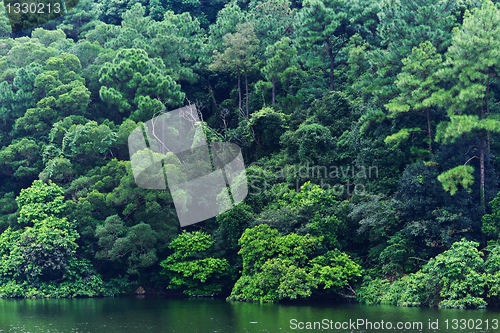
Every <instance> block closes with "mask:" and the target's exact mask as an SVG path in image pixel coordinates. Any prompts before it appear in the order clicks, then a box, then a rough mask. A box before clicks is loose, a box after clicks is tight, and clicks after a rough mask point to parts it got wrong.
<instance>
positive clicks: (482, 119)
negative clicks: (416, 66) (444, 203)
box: [433, 1, 500, 210]
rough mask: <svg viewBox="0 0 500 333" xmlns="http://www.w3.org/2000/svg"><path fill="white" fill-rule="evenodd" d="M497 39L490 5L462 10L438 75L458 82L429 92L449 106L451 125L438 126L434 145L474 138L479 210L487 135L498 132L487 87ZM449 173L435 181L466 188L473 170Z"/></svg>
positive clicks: (498, 67) (497, 65)
mask: <svg viewBox="0 0 500 333" xmlns="http://www.w3.org/2000/svg"><path fill="white" fill-rule="evenodd" d="M499 36H500V10H499V9H498V8H497V7H496V5H495V4H493V2H491V1H487V2H485V3H484V4H483V5H482V7H481V8H480V9H478V8H475V9H473V11H472V13H470V12H469V11H466V12H465V16H464V22H463V25H462V27H461V29H458V28H456V29H455V30H454V35H453V41H452V45H451V46H450V48H449V50H448V53H447V61H446V63H445V68H443V69H442V70H441V71H439V73H438V75H439V76H441V77H443V78H447V79H449V80H450V81H452V82H456V83H455V85H454V86H453V87H452V88H451V89H449V90H444V89H443V90H440V91H438V92H436V93H434V94H433V100H434V101H435V102H436V103H441V104H443V103H446V104H448V105H449V108H448V115H449V118H450V121H446V122H442V123H440V124H439V125H438V128H437V134H436V140H437V141H441V142H443V143H446V142H453V141H456V140H457V139H458V138H460V137H462V136H463V135H474V136H475V137H477V138H478V139H479V154H478V156H474V157H473V158H476V157H477V158H479V164H480V187H479V188H480V199H481V207H482V209H483V210H484V208H485V199H484V187H485V181H484V179H485V175H484V168H485V165H484V163H485V143H486V140H487V139H489V132H500V122H498V120H497V119H496V116H497V115H493V114H492V113H491V106H492V105H493V103H494V101H495V99H494V96H493V92H492V90H491V83H492V80H494V78H496V77H498V74H499V73H500V58H499V57H498V55H499V53H500V38H499ZM488 141H489V140H488ZM473 158H472V159H473ZM470 160H471V159H470ZM470 160H469V161H470ZM469 161H467V162H466V163H465V164H467V163H468V162H469ZM452 170H454V171H453V172H450V171H447V172H445V173H443V174H441V176H440V178H439V180H440V181H441V182H442V183H443V186H444V187H445V189H446V190H450V188H452V186H451V185H449V183H450V182H459V183H462V185H463V186H464V187H467V185H468V184H470V182H466V181H465V180H466V179H467V178H470V176H469V175H468V174H470V173H471V171H472V169H471V168H468V169H465V168H464V166H458V167H456V168H454V169H452ZM464 182H465V183H464Z"/></svg>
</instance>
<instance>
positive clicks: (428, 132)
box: [427, 108, 432, 155]
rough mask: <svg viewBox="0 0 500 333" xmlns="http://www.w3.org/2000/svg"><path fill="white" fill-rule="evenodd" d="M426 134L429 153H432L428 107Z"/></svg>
mask: <svg viewBox="0 0 500 333" xmlns="http://www.w3.org/2000/svg"><path fill="white" fill-rule="evenodd" d="M427 134H428V135H429V154H431V155H432V132H431V119H430V117H429V108H427Z"/></svg>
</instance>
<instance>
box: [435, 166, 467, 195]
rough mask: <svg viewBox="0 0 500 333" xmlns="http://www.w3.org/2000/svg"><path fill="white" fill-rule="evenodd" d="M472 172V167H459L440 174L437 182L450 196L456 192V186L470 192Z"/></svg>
mask: <svg viewBox="0 0 500 333" xmlns="http://www.w3.org/2000/svg"><path fill="white" fill-rule="evenodd" d="M473 172H474V168H473V167H472V166H470V165H459V166H457V167H454V168H453V169H450V170H448V171H446V172H443V173H442V174H440V175H439V176H438V180H439V181H440V182H441V184H442V185H443V189H444V190H445V191H447V192H450V193H451V195H454V194H455V193H456V192H457V191H458V185H460V186H462V187H463V188H464V189H468V191H469V192H471V191H472V190H471V189H470V188H469V187H470V186H471V185H472V184H474V176H473V175H472V173H473Z"/></svg>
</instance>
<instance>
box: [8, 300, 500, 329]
mask: <svg viewBox="0 0 500 333" xmlns="http://www.w3.org/2000/svg"><path fill="white" fill-rule="evenodd" d="M498 320H500V311H499V310H498V309H493V310H439V309H435V308H400V307H393V306H375V305H374V306H368V305H360V304H340V305H339V304H328V303H301V304H294V303H288V304H252V303H239V302H226V301H225V300H220V299H205V298H203V299H202V298H190V299H164V298H154V297H145V298H138V297H118V298H94V299H40V300H26V299H22V300H11V299H0V332H19V333H21V332H30V333H36V332H70V333H76V332H78V333H87V332H89V333H104V332H106V333H112V332H119V333H132V332H134V333H136V332H169V333H170V332H175V333H188V332H189V333H192V332H200V333H201V332H219V333H240V332H241V333H243V332H252V333H253V332H283V333H285V332H298V331H300V332H342V333H344V332H349V333H351V332H391V331H392V332H471V333H473V332H498V331H500V327H497V325H500V324H499V323H498ZM308 322H309V323H308ZM314 322H316V329H314V325H315V324H314ZM368 322H370V324H368ZM398 323H399V325H400V326H399V327H400V328H398V327H396V326H397V325H398ZM419 323H420V324H419ZM429 323H432V324H431V327H432V328H430V329H429ZM358 324H359V326H355V325H358ZM353 325H354V326H353ZM367 325H371V329H370V327H367ZM401 325H402V326H401ZM405 325H406V328H405ZM419 325H421V328H420V327H419ZM436 325H438V327H437V329H435V328H436ZM446 325H448V330H446ZM464 325H465V326H464ZM335 326H337V328H338V329H336V328H335ZM411 326H414V327H411ZM486 326H488V328H489V329H488V330H486ZM307 327H311V329H307ZM326 327H328V329H327V328H326ZM454 327H455V328H456V329H453V328H454ZM464 327H465V328H464ZM301 328H303V329H301Z"/></svg>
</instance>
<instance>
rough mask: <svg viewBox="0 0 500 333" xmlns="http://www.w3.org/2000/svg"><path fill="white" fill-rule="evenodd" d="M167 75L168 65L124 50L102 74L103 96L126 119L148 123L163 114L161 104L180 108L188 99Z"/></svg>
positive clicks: (144, 55) (101, 91)
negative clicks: (126, 117) (157, 113)
mask: <svg viewBox="0 0 500 333" xmlns="http://www.w3.org/2000/svg"><path fill="white" fill-rule="evenodd" d="M164 71H165V64H164V62H163V61H162V60H161V59H159V58H154V59H151V58H149V57H148V54H147V53H146V52H145V51H143V50H140V49H124V50H121V51H119V52H118V53H117V54H116V56H115V58H114V60H113V62H112V63H106V64H104V66H102V68H101V70H100V72H99V82H100V83H101V84H102V86H101V89H100V91H99V95H100V97H101V99H102V100H103V101H104V102H105V103H107V104H108V105H110V106H113V107H116V108H117V109H118V111H119V112H120V113H122V114H124V115H125V116H129V115H130V116H131V118H132V119H133V120H136V121H146V120H148V119H149V118H151V117H152V116H153V115H154V114H155V112H159V111H161V110H163V104H162V103H161V102H160V100H161V101H163V102H164V103H166V104H168V105H171V106H176V105H179V104H180V103H181V102H182V100H183V99H184V93H182V92H181V91H180V86H179V85H177V84H176V83H175V82H174V81H173V80H172V78H171V77H170V76H168V75H164V74H162V73H163V72H164ZM128 96H130V97H131V98H130V99H128V98H127V97H128ZM156 98H158V99H159V100H157V99H156Z"/></svg>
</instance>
